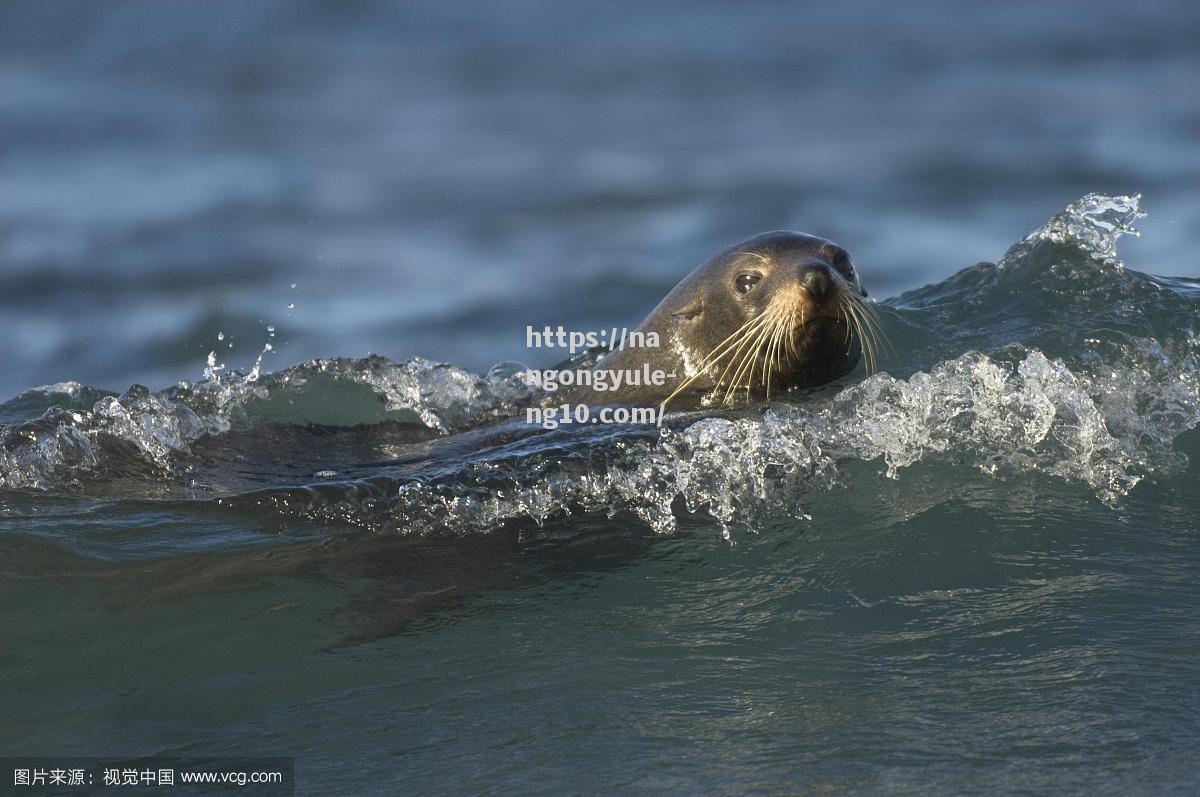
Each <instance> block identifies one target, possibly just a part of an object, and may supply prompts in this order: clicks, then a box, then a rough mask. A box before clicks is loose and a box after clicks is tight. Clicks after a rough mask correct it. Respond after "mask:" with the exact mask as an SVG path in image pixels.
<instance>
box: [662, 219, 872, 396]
mask: <svg viewBox="0 0 1200 797" xmlns="http://www.w3.org/2000/svg"><path fill="white" fill-rule="evenodd" d="M865 296H866V292H865V291H864V290H863V288H862V285H861V284H860V283H859V279H858V273H857V272H856V271H855V269H854V264H853V263H852V262H851V260H850V256H849V255H848V254H847V253H846V250H844V249H842V248H841V247H840V246H838V245H837V244H835V243H833V242H831V241H827V240H825V239H823V238H817V237H815V236H812V235H805V234H803V233H797V232H788V231H782V230H781V231H775V232H768V233H763V234H761V235H756V236H754V237H753V238H749V239H747V240H745V241H742V242H740V243H738V244H735V245H734V246H731V247H729V248H728V249H726V250H724V251H722V252H720V253H718V254H717V255H715V256H714V257H712V258H711V259H709V260H708V261H707V262H706V263H704V264H703V265H701V266H700V267H699V268H697V269H696V270H695V271H693V272H692V273H691V274H689V275H688V276H687V277H685V278H684V279H683V281H681V282H680V283H679V284H678V285H676V286H675V288H674V289H673V290H672V291H671V292H670V293H669V294H667V296H666V297H665V298H664V299H663V301H662V303H661V304H660V305H659V306H658V308H656V309H655V311H654V312H653V313H652V314H651V316H650V317H649V318H647V320H646V322H644V324H643V326H649V325H652V322H658V323H657V324H655V325H661V326H663V327H664V328H663V332H664V333H665V334H664V340H665V345H666V346H667V347H670V348H672V349H674V351H675V353H676V354H678V355H679V357H680V361H681V365H682V373H680V374H679V379H678V381H677V383H676V385H675V386H674V387H673V391H672V392H671V393H670V395H668V396H667V398H666V401H670V400H671V399H672V398H675V397H676V396H678V395H680V394H681V393H684V392H685V391H686V392H696V391H702V392H708V393H709V403H730V402H732V401H733V400H735V399H737V398H739V397H744V398H752V397H760V396H766V397H768V398H769V397H770V395H771V394H773V393H778V392H780V391H782V390H786V389H789V388H793V387H808V386H813V385H819V384H822V383H824V382H829V381H831V380H833V379H836V378H837V377H839V376H841V375H843V374H845V373H846V372H848V371H850V370H851V369H852V368H854V366H855V365H856V364H857V363H858V361H859V358H860V357H861V355H862V352H863V346H864V344H865V345H866V346H867V354H868V359H869V360H870V359H872V358H873V348H872V346H871V340H872V337H873V336H872V334H871V332H872V324H873V323H874V321H873V319H872V317H871V311H870V308H869V306H867V305H866V304H865V303H864V302H863V298H864V297H865ZM870 364H871V363H868V365H870ZM664 403H665V402H664Z"/></svg>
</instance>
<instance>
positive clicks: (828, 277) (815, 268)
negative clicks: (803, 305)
mask: <svg viewBox="0 0 1200 797" xmlns="http://www.w3.org/2000/svg"><path fill="white" fill-rule="evenodd" d="M800 287H802V288H804V290H806V291H808V292H809V294H810V295H811V296H812V297H813V299H814V300H816V301H818V302H823V301H825V299H827V298H828V297H829V294H831V293H833V274H832V273H831V272H830V271H829V266H827V265H825V264H824V263H810V264H808V265H805V266H801V267H800Z"/></svg>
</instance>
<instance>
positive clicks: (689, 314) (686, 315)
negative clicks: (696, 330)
mask: <svg viewBox="0 0 1200 797" xmlns="http://www.w3.org/2000/svg"><path fill="white" fill-rule="evenodd" d="M703 312H704V300H703V299H697V300H696V301H694V302H690V303H689V304H688V305H687V306H686V307H684V308H683V309H681V310H676V311H675V312H673V313H671V317H672V318H682V319H683V320H684V321H691V320H692V319H693V318H695V317H697V316H698V315H700V314H701V313H703Z"/></svg>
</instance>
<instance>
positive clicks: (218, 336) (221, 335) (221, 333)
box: [217, 332, 225, 340]
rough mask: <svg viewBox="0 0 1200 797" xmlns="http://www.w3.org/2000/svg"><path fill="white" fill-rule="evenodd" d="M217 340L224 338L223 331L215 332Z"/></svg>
mask: <svg viewBox="0 0 1200 797" xmlns="http://www.w3.org/2000/svg"><path fill="white" fill-rule="evenodd" d="M217 340H225V333H224V332H218V333H217Z"/></svg>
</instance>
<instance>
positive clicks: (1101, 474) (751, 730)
mask: <svg viewBox="0 0 1200 797" xmlns="http://www.w3.org/2000/svg"><path fill="white" fill-rule="evenodd" d="M1140 213H1141V212H1140V210H1139V208H1138V203H1137V199H1136V198H1134V197H1107V196H1101V195H1091V196H1088V197H1085V198H1083V199H1081V200H1080V201H1079V202H1076V203H1073V204H1072V205H1071V206H1069V207H1068V208H1066V209H1065V210H1064V211H1063V212H1062V213H1059V214H1057V215H1055V216H1054V217H1053V218H1052V219H1050V220H1049V221H1048V222H1047V223H1046V224H1045V225H1044V226H1043V227H1041V228H1039V229H1038V230H1036V231H1034V232H1032V233H1031V234H1030V235H1028V236H1027V237H1025V238H1024V239H1022V240H1020V241H1018V242H1017V243H1015V244H1014V245H1013V246H1012V247H1011V248H1010V249H1009V250H1008V251H1007V253H1006V254H1005V255H1004V256H1003V257H1002V258H1001V259H999V261H998V262H996V263H980V264H978V265H975V266H972V267H970V268H967V269H964V270H962V271H960V272H959V273H957V274H955V275H954V276H952V277H951V278H949V279H947V280H944V281H942V282H940V283H937V284H935V285H931V286H927V287H924V288H921V289H918V290H914V291H910V292H907V293H904V294H901V295H900V296H898V297H896V298H894V299H889V300H886V301H884V302H880V303H878V305H877V309H878V311H879V315H880V318H881V321H882V326H883V328H884V331H885V333H886V337H887V339H888V340H889V342H890V349H888V351H887V353H886V354H885V355H884V358H883V363H882V365H883V366H884V368H883V370H881V371H879V372H877V373H873V374H866V373H864V372H862V371H861V370H860V371H859V372H858V373H855V374H852V375H850V376H848V377H846V378H844V379H843V380H841V381H840V382H839V383H837V384H835V385H832V386H828V387H826V388H823V389H821V390H818V391H813V392H811V393H809V394H805V395H790V396H788V397H787V398H785V399H783V400H780V401H774V402H770V403H766V404H759V405H753V406H749V407H744V408H741V409H737V410H727V411H722V412H694V413H675V414H672V415H670V416H669V417H668V419H667V421H666V422H665V423H664V425H663V429H662V431H661V432H660V431H657V430H655V429H653V428H649V429H646V428H640V427H627V428H622V427H604V426H595V427H588V428H583V429H579V428H567V427H560V428H559V429H556V430H553V431H547V430H543V429H541V428H539V427H536V426H528V425H526V424H525V423H524V421H523V419H521V420H517V421H511V420H505V418H506V417H507V416H509V415H511V414H512V412H513V409H514V408H515V407H518V406H520V404H521V402H522V401H526V400H528V398H529V396H528V392H527V390H526V389H524V388H522V387H521V386H520V385H519V384H517V383H515V382H513V381H511V377H509V378H505V377H503V376H500V375H492V376H479V375H475V374H471V373H470V372H467V371H464V370H462V369H459V368H457V367H455V366H451V365H438V364H434V363H430V362H428V361H424V360H420V359H414V360H409V361H406V362H396V361H392V360H388V359H386V358H383V357H374V358H367V359H359V360H349V359H340V360H318V361H313V362H309V363H305V364H301V365H298V366H294V367H292V368H288V369H284V370H282V371H279V372H277V373H274V374H267V375H259V376H258V377H257V378H256V379H255V378H253V377H252V375H250V374H241V373H215V372H214V373H212V374H210V376H209V378H207V379H205V380H201V381H197V382H191V383H185V384H182V385H180V386H177V387H173V388H170V389H167V390H163V391H158V392H150V391H147V390H146V389H144V388H140V387H134V388H131V389H130V390H128V391H126V392H125V393H124V394H122V395H119V396H118V395H114V394H112V393H108V392H105V391H102V390H98V389H95V388H89V387H86V386H84V385H81V384H79V383H65V384H58V385H54V386H51V387H45V388H38V389H35V390H31V391H27V392H24V393H22V394H21V395H19V396H18V397H17V398H15V399H13V400H12V401H9V402H7V403H5V404H3V405H0V418H2V419H3V422H4V424H5V425H4V427H3V433H2V434H3V436H2V438H0V439H2V445H0V488H2V489H3V493H0V495H2V496H3V504H2V505H0V506H2V512H0V546H2V547H3V557H2V561H3V562H4V568H3V578H2V579H0V604H2V605H3V606H4V607H5V610H4V641H5V645H4V647H5V658H4V664H3V679H4V683H5V686H6V692H7V695H6V709H5V711H4V712H3V719H0V738H3V739H5V740H6V746H11V747H12V748H14V751H16V752H24V753H26V754H34V753H38V754H52V753H56V752H61V753H63V754H65V753H75V754H79V753H80V751H86V752H87V753H90V754H97V755H124V756H130V755H155V754H156V755H235V754H262V755H288V756H295V757H296V766H297V781H298V784H299V786H300V792H301V793H312V794H324V793H396V792H397V791H408V790H413V791H417V792H428V793H463V794H475V793H501V792H504V793H512V792H516V793H531V794H556V793H580V792H583V793H615V792H622V793H781V792H789V793H791V792H803V793H888V794H906V793H911V794H929V793H947V794H951V793H954V794H957V793H976V792H989V793H1013V794H1021V793H1030V794H1045V793H1081V794H1083V793H1086V794H1165V793H1180V794H1184V793H1190V792H1191V791H1193V790H1194V789H1195V788H1196V786H1197V775H1196V766H1195V765H1196V752H1195V751H1196V749H1197V745H1198V744H1200V719H1198V717H1200V712H1198V709H1200V658H1198V657H1197V653H1198V652H1200V618H1198V617H1197V614H1196V606H1197V605H1200V578H1198V576H1200V552H1198V551H1200V549H1198V548H1197V546H1196V545H1195V539H1196V534H1197V533H1198V532H1200V520H1198V518H1200V498H1198V497H1197V496H1198V492H1197V490H1196V483H1197V472H1196V467H1197V466H1196V462H1197V461H1198V459H1197V457H1198V455H1200V436H1198V434H1197V431H1196V426H1197V424H1198V423H1200V343H1198V341H1197V338H1196V331H1195V324H1196V321H1197V309H1198V307H1200V280H1193V279H1185V278H1164V277H1155V276H1152V275H1149V274H1147V273H1144V272H1140V271H1137V270H1136V269H1134V268H1132V267H1130V266H1126V265H1124V264H1123V263H1122V262H1121V261H1119V260H1118V259H1117V252H1116V239H1117V238H1118V237H1120V236H1121V235H1122V234H1123V233H1126V232H1129V231H1131V230H1132V229H1133V227H1134V224H1135V223H1136V221H1137V219H1138V217H1139V215H1140Z"/></svg>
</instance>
